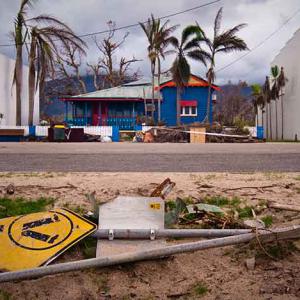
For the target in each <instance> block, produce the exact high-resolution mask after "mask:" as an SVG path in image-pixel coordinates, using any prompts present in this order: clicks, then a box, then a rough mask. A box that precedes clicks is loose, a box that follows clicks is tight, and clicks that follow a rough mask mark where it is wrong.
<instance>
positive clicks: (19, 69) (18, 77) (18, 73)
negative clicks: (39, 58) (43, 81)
mask: <svg viewBox="0 0 300 300" xmlns="http://www.w3.org/2000/svg"><path fill="white" fill-rule="evenodd" d="M16 47H17V55H16V68H15V83H16V125H17V126H21V122H22V121H21V116H22V109H21V106H22V84H23V53H22V52H23V50H22V45H21V44H18V45H17V46H16Z"/></svg>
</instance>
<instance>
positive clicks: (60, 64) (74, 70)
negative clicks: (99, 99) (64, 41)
mask: <svg viewBox="0 0 300 300" xmlns="http://www.w3.org/2000/svg"><path fill="white" fill-rule="evenodd" d="M83 55H84V54H83V53H82V52H81V51H79V49H78V48H77V47H74V46H72V45H66V47H64V49H63V50H61V52H60V55H59V56H58V58H57V60H56V67H55V69H56V72H55V78H56V79H57V78H60V79H68V81H69V82H72V83H73V84H74V86H76V89H77V92H78V93H82V94H84V93H86V92H87V88H86V84H85V81H84V79H83V76H82V72H81V65H82V57H83Z"/></svg>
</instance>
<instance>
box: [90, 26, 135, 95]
mask: <svg viewBox="0 0 300 300" xmlns="http://www.w3.org/2000/svg"><path fill="white" fill-rule="evenodd" d="M108 27H109V32H108V36H107V37H106V38H104V39H103V40H102V41H98V40H97V39H96V38H94V42H95V45H96V47H97V49H98V50H99V52H100V57H99V58H98V61H97V63H96V64H90V63H88V64H87V66H88V67H89V68H90V69H91V71H92V74H93V77H94V87H95V89H96V90H99V89H100V88H101V87H102V88H103V87H104V86H109V87H114V86H118V85H120V84H122V83H123V82H124V80H125V79H126V77H127V76H128V75H129V70H130V67H131V64H133V63H135V62H137V61H138V60H137V59H136V58H135V57H133V58H131V59H127V58H126V57H121V58H120V60H117V58H116V53H117V51H118V50H119V49H120V48H121V47H122V45H123V44H124V43H125V41H126V39H127V37H128V35H129V33H128V32H127V33H126V34H125V35H124V36H123V37H122V38H121V40H119V41H116V39H115V28H116V23H115V22H112V21H109V22H108ZM135 74H137V73H135ZM100 77H102V78H103V79H104V83H103V84H102V85H101V84H100V80H99V78H100Z"/></svg>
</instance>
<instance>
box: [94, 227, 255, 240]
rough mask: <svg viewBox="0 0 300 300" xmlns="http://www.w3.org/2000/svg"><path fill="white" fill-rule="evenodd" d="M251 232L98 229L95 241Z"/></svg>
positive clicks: (243, 230) (207, 236) (232, 230)
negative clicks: (111, 238)
mask: <svg viewBox="0 0 300 300" xmlns="http://www.w3.org/2000/svg"><path fill="white" fill-rule="evenodd" d="M250 232H252V230H251V229H157V230H156V229H98V230H97V231H96V232H95V233H93V235H92V236H93V237H95V238H97V239H110V237H111V235H113V239H155V238H197V237H204V238H213V237H225V236H231V235H239V234H245V233H250Z"/></svg>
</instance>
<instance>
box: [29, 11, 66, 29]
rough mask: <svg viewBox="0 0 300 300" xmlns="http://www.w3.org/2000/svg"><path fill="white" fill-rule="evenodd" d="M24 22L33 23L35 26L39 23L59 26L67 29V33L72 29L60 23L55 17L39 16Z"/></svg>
mask: <svg viewBox="0 0 300 300" xmlns="http://www.w3.org/2000/svg"><path fill="white" fill-rule="evenodd" d="M26 21H29V22H32V21H33V22H35V23H37V24H39V23H46V24H53V25H59V26H61V27H64V28H65V29H67V30H69V31H72V29H71V28H70V27H69V26H68V25H67V24H66V23H64V22H62V21H60V20H59V19H57V18H55V17H52V16H50V15H46V14H43V15H39V16H37V17H34V18H31V19H28V20H26Z"/></svg>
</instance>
